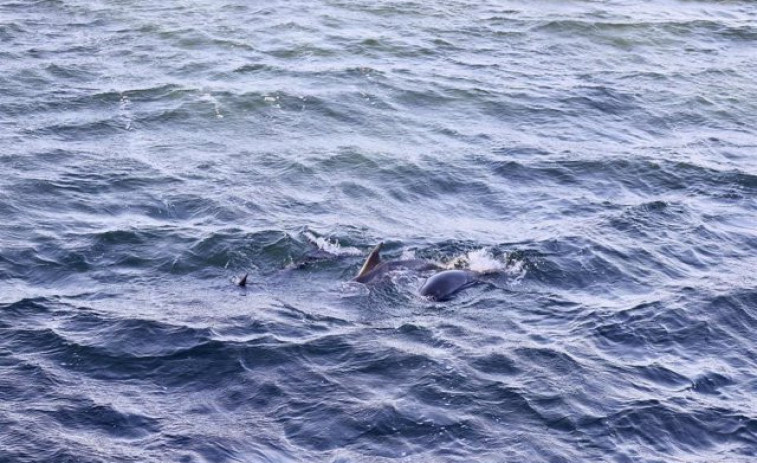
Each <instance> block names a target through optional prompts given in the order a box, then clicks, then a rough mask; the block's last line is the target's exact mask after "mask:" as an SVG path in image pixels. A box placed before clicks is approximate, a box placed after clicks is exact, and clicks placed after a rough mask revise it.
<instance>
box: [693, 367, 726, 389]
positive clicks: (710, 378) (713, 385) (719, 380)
mask: <svg viewBox="0 0 757 463" xmlns="http://www.w3.org/2000/svg"><path fill="white" fill-rule="evenodd" d="M732 384H733V381H732V380H731V379H730V378H728V377H727V376H724V375H721V374H718V373H712V372H711V373H705V374H703V375H701V376H699V377H697V378H696V379H694V383H693V384H692V385H691V389H692V390H694V391H696V392H699V393H700V394H718V393H719V391H718V389H720V388H722V387H724V386H730V385H732Z"/></svg>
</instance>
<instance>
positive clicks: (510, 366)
mask: <svg viewBox="0 0 757 463" xmlns="http://www.w3.org/2000/svg"><path fill="white" fill-rule="evenodd" d="M471 366H472V367H473V368H475V369H477V370H479V371H481V372H482V373H486V374H490V375H498V376H499V375H501V376H511V375H516V374H518V373H520V371H521V370H520V369H519V368H518V367H517V365H516V363H515V361H514V360H512V359H511V358H509V357H508V356H506V355H504V354H501V353H491V354H488V355H485V356H480V357H478V358H474V359H472V361H471Z"/></svg>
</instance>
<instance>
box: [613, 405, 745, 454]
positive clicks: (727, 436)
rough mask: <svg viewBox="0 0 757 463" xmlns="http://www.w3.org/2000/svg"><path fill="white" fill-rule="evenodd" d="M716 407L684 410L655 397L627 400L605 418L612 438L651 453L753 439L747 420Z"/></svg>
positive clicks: (694, 448)
mask: <svg viewBox="0 0 757 463" xmlns="http://www.w3.org/2000/svg"><path fill="white" fill-rule="evenodd" d="M744 418H746V417H739V416H737V415H734V414H732V413H719V411H718V410H702V411H696V412H686V411H684V410H681V409H680V408H678V407H675V406H672V405H666V404H664V403H661V402H659V401H656V400H649V401H643V402H637V403H630V404H629V406H628V407H627V408H625V409H624V410H620V411H618V412H617V413H614V414H612V415H610V416H608V418H607V422H608V426H609V428H610V429H612V431H613V440H615V441H617V442H618V443H619V444H623V443H625V442H629V443H630V442H634V443H641V444H642V445H644V446H645V447H648V448H651V449H653V450H654V451H655V452H661V453H663V454H670V453H671V452H678V451H682V452H692V451H702V450H707V449H711V448H713V447H715V446H716V445H718V444H719V443H721V442H724V441H729V440H735V441H740V442H741V444H742V445H744V444H747V443H753V442H754V436H750V435H749V432H748V431H747V429H748V426H750V422H751V421H753V420H751V419H747V420H744Z"/></svg>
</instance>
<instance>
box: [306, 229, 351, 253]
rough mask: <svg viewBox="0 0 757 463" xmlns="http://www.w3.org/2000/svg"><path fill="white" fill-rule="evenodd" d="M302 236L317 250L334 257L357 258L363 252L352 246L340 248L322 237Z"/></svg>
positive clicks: (336, 243)
mask: <svg viewBox="0 0 757 463" xmlns="http://www.w3.org/2000/svg"><path fill="white" fill-rule="evenodd" d="M304 234H305V238H307V239H308V241H310V242H311V243H313V244H315V245H316V246H318V249H320V250H322V251H326V252H328V253H329V254H334V255H335V256H359V255H361V254H363V251H361V250H360V249H358V248H354V247H352V246H347V247H342V246H341V245H340V244H339V242H337V241H336V240H334V241H331V240H329V239H327V238H324V237H322V236H315V235H314V234H313V233H311V232H305V233H304Z"/></svg>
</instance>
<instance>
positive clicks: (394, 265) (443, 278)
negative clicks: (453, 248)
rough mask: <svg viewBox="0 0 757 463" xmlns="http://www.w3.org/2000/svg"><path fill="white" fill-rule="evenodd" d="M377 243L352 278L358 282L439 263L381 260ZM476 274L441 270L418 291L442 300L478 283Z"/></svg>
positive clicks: (431, 297)
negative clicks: (401, 270)
mask: <svg viewBox="0 0 757 463" xmlns="http://www.w3.org/2000/svg"><path fill="white" fill-rule="evenodd" d="M383 245H384V243H379V244H377V245H376V247H375V248H373V251H371V253H370V254H369V255H368V258H366V259H365V263H364V264H363V266H362V267H361V268H360V271H359V272H358V274H357V276H356V277H355V278H353V279H352V281H356V282H358V283H372V282H375V281H378V280H380V279H381V278H382V277H383V276H384V275H385V274H386V273H387V272H390V271H392V270H400V269H405V270H415V271H425V270H439V269H440V267H439V265H437V264H435V263H433V262H429V261H427V260H422V259H411V260H394V261H389V262H382V261H381V255H380V254H381V247H382V246H383ZM478 282H479V280H478V274H477V273H476V272H473V271H470V270H443V271H441V272H439V273H436V274H434V275H432V276H431V277H429V278H428V279H427V280H426V282H425V283H423V286H421V288H420V290H419V293H420V295H421V296H425V297H427V298H429V299H431V300H434V301H444V300H447V299H449V298H450V297H452V296H453V295H454V294H455V293H457V292H458V291H460V290H461V289H464V288H467V287H468V286H472V285H474V284H476V283H478Z"/></svg>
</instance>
